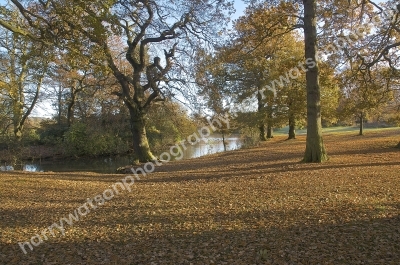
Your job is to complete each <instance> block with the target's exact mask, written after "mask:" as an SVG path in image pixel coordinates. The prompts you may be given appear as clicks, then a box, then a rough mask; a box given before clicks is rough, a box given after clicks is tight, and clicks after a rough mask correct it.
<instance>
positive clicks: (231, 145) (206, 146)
mask: <svg viewBox="0 0 400 265" xmlns="http://www.w3.org/2000/svg"><path fill="white" fill-rule="evenodd" d="M225 142H226V149H227V151H230V150H236V149H239V148H241V146H242V143H241V140H240V138H239V136H231V137H227V138H225ZM185 146H186V147H187V148H186V150H183V157H182V159H191V158H196V157H200V156H205V155H210V154H214V153H219V152H223V151H224V145H223V142H222V138H219V137H209V138H204V139H202V141H200V142H199V143H197V144H195V145H189V144H186V145H185ZM165 151H166V152H168V151H169V149H167V150H165ZM130 164H132V160H131V158H130V157H128V156H118V157H107V158H104V157H103V158H91V159H77V160H67V161H62V162H53V161H44V162H43V161H42V163H31V164H25V165H24V167H23V170H24V171H31V172H35V171H53V172H79V171H90V172H97V173H115V172H116V170H117V168H118V167H122V166H126V165H130Z"/></svg>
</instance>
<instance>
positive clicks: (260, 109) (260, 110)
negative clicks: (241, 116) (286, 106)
mask: <svg viewBox="0 0 400 265" xmlns="http://www.w3.org/2000/svg"><path fill="white" fill-rule="evenodd" d="M257 102H258V113H259V115H260V116H262V115H263V110H264V103H263V102H262V96H261V92H260V89H259V90H258V93H257ZM262 120H264V117H263V119H262ZM258 129H259V130H260V141H266V140H267V136H266V135H265V124H264V122H262V121H261V122H260V124H259V126H258Z"/></svg>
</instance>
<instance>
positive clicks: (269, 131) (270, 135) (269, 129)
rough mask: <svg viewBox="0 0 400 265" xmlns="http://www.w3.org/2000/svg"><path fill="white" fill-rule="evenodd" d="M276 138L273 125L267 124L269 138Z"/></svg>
mask: <svg viewBox="0 0 400 265" xmlns="http://www.w3.org/2000/svg"><path fill="white" fill-rule="evenodd" d="M271 138H274V135H273V129H272V125H271V124H270V123H268V125H267V139H271Z"/></svg>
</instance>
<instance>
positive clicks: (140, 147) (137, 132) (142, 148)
mask: <svg viewBox="0 0 400 265" xmlns="http://www.w3.org/2000/svg"><path fill="white" fill-rule="evenodd" d="M129 111H130V124H131V132H132V137H133V138H132V139H133V150H134V152H135V160H137V161H138V162H143V163H144V162H149V161H154V160H155V159H156V158H155V157H154V155H153V154H152V153H151V150H150V146H149V142H148V140H147V134H146V126H145V119H144V114H143V112H141V111H137V110H134V109H132V108H129Z"/></svg>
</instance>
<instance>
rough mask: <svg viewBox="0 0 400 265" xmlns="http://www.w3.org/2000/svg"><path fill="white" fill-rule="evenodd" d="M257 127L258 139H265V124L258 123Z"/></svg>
mask: <svg viewBox="0 0 400 265" xmlns="http://www.w3.org/2000/svg"><path fill="white" fill-rule="evenodd" d="M258 129H259V130H260V141H266V140H267V136H266V135H265V125H264V124H260V126H259V127H258Z"/></svg>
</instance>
